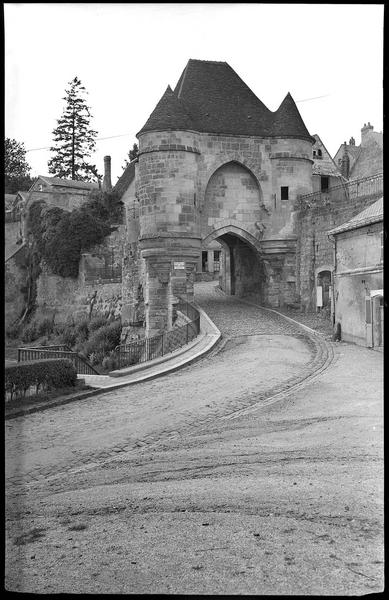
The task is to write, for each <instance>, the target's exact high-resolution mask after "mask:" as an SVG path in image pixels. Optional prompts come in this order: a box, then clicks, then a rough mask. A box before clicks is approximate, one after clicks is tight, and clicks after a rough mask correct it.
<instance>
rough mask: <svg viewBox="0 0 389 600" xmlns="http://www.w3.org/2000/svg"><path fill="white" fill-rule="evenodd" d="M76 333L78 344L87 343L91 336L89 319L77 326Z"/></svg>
mask: <svg viewBox="0 0 389 600" xmlns="http://www.w3.org/2000/svg"><path fill="white" fill-rule="evenodd" d="M74 329H75V332H76V334H77V343H82V342H85V341H86V340H87V339H88V336H89V321H88V319H82V321H80V322H79V323H77V324H76V325H75V328H74Z"/></svg>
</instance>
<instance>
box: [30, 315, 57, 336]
mask: <svg viewBox="0 0 389 600" xmlns="http://www.w3.org/2000/svg"><path fill="white" fill-rule="evenodd" d="M34 322H35V328H36V330H37V333H38V337H40V336H42V335H44V336H49V335H51V334H52V333H53V331H54V321H53V319H50V318H49V317H44V318H43V319H36V321H34Z"/></svg>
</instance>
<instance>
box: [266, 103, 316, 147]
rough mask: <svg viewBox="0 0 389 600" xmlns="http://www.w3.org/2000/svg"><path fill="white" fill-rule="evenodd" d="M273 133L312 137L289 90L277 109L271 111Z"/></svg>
mask: <svg viewBox="0 0 389 600" xmlns="http://www.w3.org/2000/svg"><path fill="white" fill-rule="evenodd" d="M273 135H276V136H286V137H288V136H292V137H294V136H296V137H307V138H311V137H312V136H310V134H309V132H308V129H307V128H306V126H305V123H304V121H303V120H302V118H301V115H300V113H299V111H298V108H297V106H296V103H295V101H294V100H293V98H292V96H291V94H290V92H288V93H287V94H286V96H285V98H284V99H283V101H282V102H281V104H280V106H279V108H278V110H276V111H275V113H273ZM313 141H314V140H313Z"/></svg>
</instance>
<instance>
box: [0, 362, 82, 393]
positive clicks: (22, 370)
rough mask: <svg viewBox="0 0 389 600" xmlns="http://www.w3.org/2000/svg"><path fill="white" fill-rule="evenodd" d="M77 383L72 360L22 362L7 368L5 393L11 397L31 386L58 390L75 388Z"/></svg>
mask: <svg viewBox="0 0 389 600" xmlns="http://www.w3.org/2000/svg"><path fill="white" fill-rule="evenodd" d="M76 381H77V372H76V369H75V367H74V366H73V364H72V363H71V361H70V360H67V359H65V358H49V359H44V360H33V361H26V362H20V363H17V364H15V365H10V366H6V367H5V391H6V392H8V393H9V394H10V395H11V400H12V399H13V397H14V395H15V394H17V395H19V394H20V393H21V392H23V395H25V394H26V391H27V390H28V389H29V388H30V387H31V386H36V391H37V393H38V391H39V388H40V387H42V388H44V389H53V388H54V389H58V388H62V387H68V386H74V385H75V384H76Z"/></svg>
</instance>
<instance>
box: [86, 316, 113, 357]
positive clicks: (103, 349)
mask: <svg viewBox="0 0 389 600" xmlns="http://www.w3.org/2000/svg"><path fill="white" fill-rule="evenodd" d="M121 329H122V327H121V321H120V319H118V320H117V321H111V323H106V324H105V325H104V327H100V329H96V330H95V331H93V332H92V333H91V335H90V337H89V339H88V341H87V342H86V343H85V344H84V346H83V348H82V349H81V350H80V351H81V353H82V354H83V355H84V356H85V357H87V358H88V360H89V361H90V362H91V364H92V365H95V364H99V363H101V362H102V361H103V359H104V358H105V357H106V356H108V355H109V353H110V352H111V351H112V350H114V349H115V348H116V346H118V345H119V344H120V333H121Z"/></svg>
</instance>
